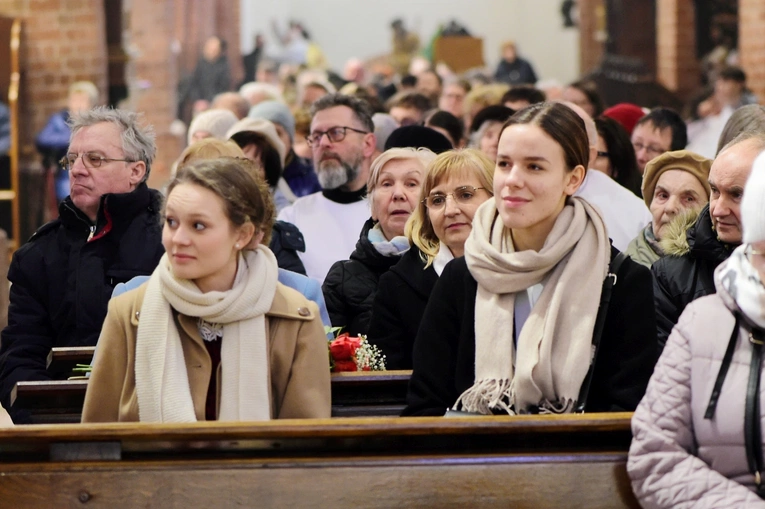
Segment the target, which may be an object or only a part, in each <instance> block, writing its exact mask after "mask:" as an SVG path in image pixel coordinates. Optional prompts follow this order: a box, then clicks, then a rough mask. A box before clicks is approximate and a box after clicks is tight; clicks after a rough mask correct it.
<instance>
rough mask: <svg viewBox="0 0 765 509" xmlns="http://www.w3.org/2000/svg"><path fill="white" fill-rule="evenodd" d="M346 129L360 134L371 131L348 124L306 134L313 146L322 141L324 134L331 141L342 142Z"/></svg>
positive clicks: (307, 139) (309, 143) (306, 138)
mask: <svg viewBox="0 0 765 509" xmlns="http://www.w3.org/2000/svg"><path fill="white" fill-rule="evenodd" d="M346 131H353V132H354V133H359V134H369V131H362V130H360V129H354V128H353V127H348V126H337V127H332V128H330V129H329V130H327V131H314V132H312V133H311V134H309V135H308V136H306V137H305V140H306V141H307V142H308V145H309V146H311V147H312V146H314V145H318V144H319V143H321V138H322V136H324V135H325V134H326V135H327V138H329V141H331V142H332V143H340V142H341V141H343V140H344V139H345V134H346Z"/></svg>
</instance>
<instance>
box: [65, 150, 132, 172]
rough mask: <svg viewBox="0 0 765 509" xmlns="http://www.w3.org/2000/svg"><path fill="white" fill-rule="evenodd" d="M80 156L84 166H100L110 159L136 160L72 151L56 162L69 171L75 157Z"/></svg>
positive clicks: (74, 161)
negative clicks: (74, 152)
mask: <svg viewBox="0 0 765 509" xmlns="http://www.w3.org/2000/svg"><path fill="white" fill-rule="evenodd" d="M80 156H82V164H84V165H85V167H86V168H100V167H101V165H102V164H103V163H104V162H112V161H122V162H125V163H134V162H136V161H135V160H134V159H112V158H110V157H104V156H102V155H99V154H97V153H95V152H83V153H82V154H73V153H70V154H67V155H65V156H64V157H62V158H61V160H60V161H59V162H58V163H59V164H60V165H61V167H62V168H64V169H65V170H66V171H69V170H71V169H72V166H74V163H76V162H77V159H78V158H79V157H80Z"/></svg>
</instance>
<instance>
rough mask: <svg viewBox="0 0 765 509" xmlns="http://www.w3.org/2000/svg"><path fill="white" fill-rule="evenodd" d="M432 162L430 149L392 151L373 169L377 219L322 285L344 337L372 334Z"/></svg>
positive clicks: (371, 182)
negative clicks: (380, 290) (380, 286)
mask: <svg viewBox="0 0 765 509" xmlns="http://www.w3.org/2000/svg"><path fill="white" fill-rule="evenodd" d="M433 158H435V154H434V153H433V152H431V151H430V150H427V149H419V150H416V149H413V148H392V149H389V150H386V151H385V152H383V153H382V154H381V155H380V156H379V157H378V158H377V159H375V162H374V163H373V164H372V167H371V168H370V175H369V182H368V184H367V190H368V192H369V204H370V207H371V209H372V217H371V218H370V219H369V220H367V222H366V223H364V227H363V228H362V230H361V235H360V236H359V241H358V242H357V243H356V249H355V250H354V251H353V253H351V256H350V260H343V261H339V262H335V263H334V264H333V265H332V267H331V268H330V269H329V273H327V277H326V278H325V279H324V284H323V285H322V291H323V292H324V299H325V301H326V303H327V311H329V318H330V320H331V321H332V325H333V326H334V327H343V332H348V333H350V334H352V335H356V334H366V333H367V330H368V328H369V320H370V318H371V315H372V301H373V300H374V296H375V293H376V292H377V281H378V280H379V279H380V275H382V274H383V273H384V272H386V271H387V270H388V269H389V268H390V267H392V266H393V265H394V264H395V263H397V262H398V261H399V260H400V259H401V256H402V254H403V253H405V252H406V251H407V250H408V249H409V242H408V241H407V239H406V237H404V236H403V235H404V227H405V225H406V222H407V220H408V219H409V216H410V215H411V214H412V211H413V210H414V209H415V207H416V206H417V199H418V197H419V196H420V187H421V186H422V182H423V180H424V179H425V168H426V167H427V166H428V163H430V161H432V160H433ZM327 241H328V242H331V239H327Z"/></svg>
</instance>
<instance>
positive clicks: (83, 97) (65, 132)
mask: <svg viewBox="0 0 765 509" xmlns="http://www.w3.org/2000/svg"><path fill="white" fill-rule="evenodd" d="M98 103H99V93H98V88H97V87H96V86H95V85H94V84H93V83H91V82H90V81H78V82H76V83H73V84H72V85H71V86H70V87H69V95H68V98H67V105H66V109H64V110H61V111H58V112H56V113H54V114H53V115H51V116H50V118H49V119H48V123H47V124H45V127H43V129H42V131H40V132H39V134H38V135H37V138H36V139H35V146H36V147H37V152H39V153H40V155H41V156H42V164H43V168H44V169H45V171H46V189H47V193H46V195H47V197H48V198H47V199H46V203H47V210H48V217H50V218H53V217H56V216H57V214H58V213H57V209H58V202H60V201H61V200H63V199H64V198H66V197H67V196H69V174H68V173H67V171H66V170H64V169H63V168H60V167H59V164H58V161H59V160H60V159H61V158H62V157H64V156H65V155H66V151H67V149H68V148H69V138H70V137H71V135H72V131H71V130H70V129H69V124H68V123H67V122H68V121H69V117H70V116H71V115H72V114H74V113H77V112H80V111H85V110H89V109H91V108H92V107H94V106H97V105H98Z"/></svg>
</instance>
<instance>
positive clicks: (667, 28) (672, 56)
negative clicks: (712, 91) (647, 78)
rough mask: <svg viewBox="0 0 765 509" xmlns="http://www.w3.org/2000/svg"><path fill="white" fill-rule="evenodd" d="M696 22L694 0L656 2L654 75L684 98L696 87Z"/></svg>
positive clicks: (697, 67) (697, 70)
mask: <svg viewBox="0 0 765 509" xmlns="http://www.w3.org/2000/svg"><path fill="white" fill-rule="evenodd" d="M755 1H757V0H755ZM695 26H696V25H695V14H694V7H693V0H661V1H660V2H656V48H657V69H656V74H657V79H658V81H659V82H660V83H661V84H663V85H664V86H665V87H667V88H669V89H670V90H673V91H675V92H676V93H677V94H678V95H679V96H680V97H681V98H683V99H688V97H689V96H690V95H691V94H693V93H694V92H696V91H697V89H698V87H699V64H698V60H697V59H696V33H695V30H696V28H695Z"/></svg>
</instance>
